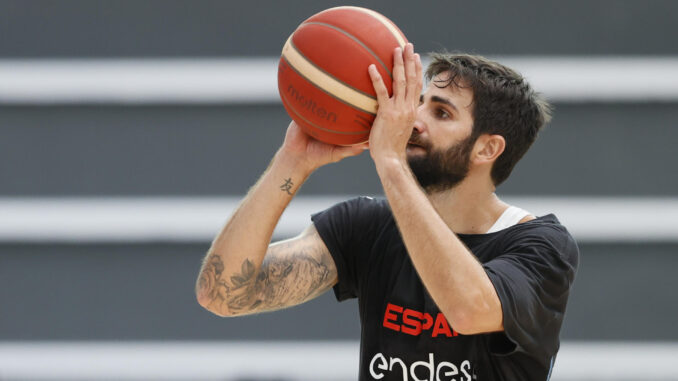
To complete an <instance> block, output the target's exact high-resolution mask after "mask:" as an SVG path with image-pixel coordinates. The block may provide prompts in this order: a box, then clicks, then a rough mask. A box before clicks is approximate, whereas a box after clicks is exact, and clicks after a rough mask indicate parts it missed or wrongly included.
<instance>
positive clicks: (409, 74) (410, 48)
mask: <svg viewBox="0 0 678 381" xmlns="http://www.w3.org/2000/svg"><path fill="white" fill-rule="evenodd" d="M405 76H406V78H407V89H406V95H405V101H406V102H411V101H412V100H413V99H414V98H415V97H417V98H418V97H419V92H418V91H417V66H416V59H415V55H414V45H412V44H411V43H408V44H407V45H405ZM415 93H416V95H415Z"/></svg>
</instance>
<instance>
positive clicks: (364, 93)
mask: <svg viewBox="0 0 678 381" xmlns="http://www.w3.org/2000/svg"><path fill="white" fill-rule="evenodd" d="M289 43H290V47H291V48H292V49H294V51H295V52H296V53H297V54H298V55H299V56H300V57H301V58H303V59H304V61H306V62H308V64H309V65H311V66H313V67H314V68H316V69H318V71H320V72H321V73H323V74H325V75H326V76H328V77H330V78H332V79H333V80H335V81H337V82H339V83H341V84H342V85H343V86H346V87H348V88H349V89H351V90H353V91H355V92H357V93H360V94H362V95H364V96H366V97H368V98H370V99H372V100H375V101H376V100H377V97H375V96H373V95H371V94H368V93H366V92H364V91H361V90H359V89H356V88H355V87H353V86H351V85H349V84H348V83H346V82H344V81H342V80H340V79H339V78H337V77H335V76H333V75H332V74H330V73H328V72H326V71H325V69H323V68H321V67H320V66H318V65H316V64H315V62H313V61H311V60H309V59H308V57H306V56H305V55H304V54H303V53H302V52H301V51H300V50H299V49H297V47H296V45H294V42H293V41H292V39H291V38H290V39H289ZM283 56H284V55H283ZM285 61H287V62H288V63H289V64H290V66H291V67H294V65H292V63H290V61H289V60H288V59H287V57H285ZM295 71H296V72H297V73H299V71H298V70H296V68H295ZM299 75H302V74H301V73H299ZM302 76H303V77H304V78H306V79H307V80H308V81H309V82H311V83H313V81H311V80H310V79H309V78H307V77H306V76H304V75H302ZM316 87H318V88H320V87H319V86H316ZM352 106H353V105H352ZM354 107H356V106H354ZM358 108H360V107H358ZM360 109H361V110H363V109H362V108H360ZM363 111H365V112H369V111H366V110H363ZM369 113H370V114H372V113H371V112H369Z"/></svg>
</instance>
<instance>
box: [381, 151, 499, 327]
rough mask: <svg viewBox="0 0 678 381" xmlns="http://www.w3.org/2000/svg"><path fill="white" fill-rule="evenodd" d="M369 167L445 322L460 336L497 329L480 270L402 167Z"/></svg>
mask: <svg viewBox="0 0 678 381" xmlns="http://www.w3.org/2000/svg"><path fill="white" fill-rule="evenodd" d="M375 163H376V165H377V171H378V173H379V177H380V179H381V181H382V185H383V187H384V192H385V194H386V197H387V198H388V200H389V204H390V206H391V209H392V211H393V214H394V217H395V220H396V222H397V224H398V227H399V230H400V233H401V235H402V237H403V240H404V242H405V246H406V248H407V250H408V253H409V255H410V258H411V259H412V263H413V264H414V267H415V268H416V269H417V273H418V274H419V276H420V278H421V279H422V282H423V283H424V285H425V286H426V289H427V290H428V291H429V293H430V294H431V296H432V297H433V299H434V300H435V302H436V304H437V305H438V307H439V308H440V310H441V311H442V312H443V314H444V315H445V317H446V318H447V319H448V320H449V321H450V323H451V324H452V325H453V326H454V327H455V329H457V330H458V331H459V332H462V333H471V332H470V331H476V330H480V331H484V330H487V331H490V330H497V329H498V328H500V327H497V326H496V321H497V317H496V316H493V315H492V314H494V313H496V308H495V307H496V306H494V305H492V304H493V303H495V302H496V301H497V300H496V293H495V291H494V287H493V286H492V283H491V282H490V280H489V278H488V276H487V274H486V273H485V270H484V269H483V267H482V265H481V264H480V263H479V262H478V260H477V259H476V258H475V256H474V255H473V254H472V253H471V252H470V251H469V250H468V249H467V248H466V246H465V245H464V244H463V243H462V242H461V241H460V240H459V239H458V238H457V236H456V235H455V234H454V233H453V232H452V231H451V230H450V228H449V227H448V226H447V225H446V224H445V222H444V221H443V219H442V218H441V217H440V215H439V214H438V213H437V212H436V210H435V209H434V207H433V205H432V204H431V202H430V201H429V200H428V198H427V197H426V195H425V193H424V192H423V191H422V190H421V188H420V187H419V185H418V183H417V182H416V180H415V178H414V176H413V175H412V173H411V171H410V169H409V167H408V166H407V164H406V163H405V162H404V161H402V160H397V159H386V160H377V161H375ZM499 321H501V317H499ZM465 331H466V332H465Z"/></svg>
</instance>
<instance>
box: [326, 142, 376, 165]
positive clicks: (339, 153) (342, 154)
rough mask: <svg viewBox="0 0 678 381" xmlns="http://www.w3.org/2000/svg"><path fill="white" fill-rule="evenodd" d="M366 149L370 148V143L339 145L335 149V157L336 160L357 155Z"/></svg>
mask: <svg viewBox="0 0 678 381" xmlns="http://www.w3.org/2000/svg"><path fill="white" fill-rule="evenodd" d="M366 149H369V144H368V143H361V144H356V145H352V146H343V147H342V146H337V147H335V149H334V155H333V156H334V158H335V159H336V161H339V160H341V159H345V158H347V157H351V156H357V155H360V154H361V153H362V152H363V151H365V150H366Z"/></svg>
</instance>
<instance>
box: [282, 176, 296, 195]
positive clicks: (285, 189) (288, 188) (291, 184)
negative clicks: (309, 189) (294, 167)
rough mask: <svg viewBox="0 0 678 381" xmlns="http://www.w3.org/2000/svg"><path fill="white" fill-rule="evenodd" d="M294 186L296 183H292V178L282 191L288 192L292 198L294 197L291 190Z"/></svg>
mask: <svg viewBox="0 0 678 381" xmlns="http://www.w3.org/2000/svg"><path fill="white" fill-rule="evenodd" d="M293 185H294V183H293V182H292V178H291V177H290V178H288V179H286V180H285V183H284V184H283V185H281V186H280V190H281V191H283V192H287V194H288V195H290V196H291V195H292V192H291V190H292V186H293Z"/></svg>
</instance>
